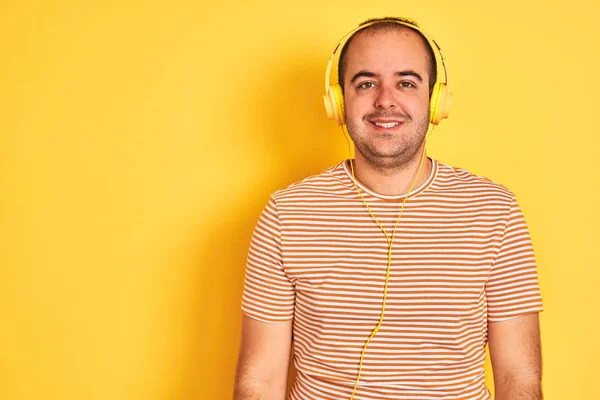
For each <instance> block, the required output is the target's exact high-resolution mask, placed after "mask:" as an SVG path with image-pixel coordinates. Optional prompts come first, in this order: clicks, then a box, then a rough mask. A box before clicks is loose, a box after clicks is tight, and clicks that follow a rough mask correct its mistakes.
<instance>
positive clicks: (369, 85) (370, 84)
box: [358, 82, 375, 89]
mask: <svg viewBox="0 0 600 400" xmlns="http://www.w3.org/2000/svg"><path fill="white" fill-rule="evenodd" d="M372 87H375V84H374V83H373V82H363V83H361V84H360V85H358V88H359V89H371V88H372Z"/></svg>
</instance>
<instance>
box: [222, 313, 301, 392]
mask: <svg viewBox="0 0 600 400" xmlns="http://www.w3.org/2000/svg"><path fill="white" fill-rule="evenodd" d="M291 344H292V321H288V322H282V323H266V322H261V321H257V320H255V319H252V318H250V317H248V316H246V315H244V317H243V320H242V341H241V345H240V354H239V357H238V363H237V371H236V376H235V387H234V391H233V400H284V398H285V394H286V385H287V377H288V369H289V365H290V352H291Z"/></svg>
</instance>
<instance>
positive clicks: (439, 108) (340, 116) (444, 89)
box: [323, 18, 452, 125]
mask: <svg viewBox="0 0 600 400" xmlns="http://www.w3.org/2000/svg"><path fill="white" fill-rule="evenodd" d="M381 22H393V23H396V24H400V25H404V26H407V27H409V28H412V29H415V30H417V31H418V32H420V33H421V34H422V35H423V36H424V37H425V38H426V39H427V41H428V42H429V45H430V46H431V48H432V49H433V52H434V54H436V50H435V49H437V54H438V55H439V60H440V61H441V64H442V67H443V68H444V81H443V82H440V81H439V76H440V74H437V75H438V76H436V82H435V85H434V86H433V90H432V91H431V97H430V100H429V101H430V103H429V104H430V118H429V122H430V123H431V124H433V125H437V124H439V123H440V121H441V120H443V119H444V118H448V114H449V113H450V106H451V105H452V93H450V91H449V89H448V73H447V71H446V64H445V63H444V56H443V54H442V49H441V48H440V46H438V44H437V42H436V41H435V40H433V39H432V38H431V37H430V36H429V35H427V34H426V33H425V32H424V31H423V30H422V29H421V28H419V27H418V25H417V24H416V23H414V22H411V21H410V20H405V19H400V18H381V19H377V20H375V21H372V22H368V23H364V24H361V25H359V26H358V27H356V28H354V29H353V30H351V31H350V32H348V33H347V34H346V35H344V37H342V38H341V39H340V41H339V42H338V43H337V44H336V45H335V48H334V49H333V53H332V54H331V57H329V62H328V63H327V71H326V72H325V93H326V94H325V95H324V96H323V100H324V102H325V110H326V111H327V116H328V117H329V118H330V119H333V120H335V121H336V122H337V123H338V125H344V124H345V123H346V121H345V119H344V93H343V92H342V87H341V86H340V85H339V84H338V83H336V84H334V85H330V84H329V78H330V75H331V66H332V65H333V58H334V56H335V54H336V52H337V51H338V49H339V48H340V45H341V44H342V42H344V41H345V40H346V39H347V38H348V39H349V38H350V37H351V36H352V35H354V34H355V33H356V32H358V31H360V30H363V29H365V28H367V27H368V26H371V25H374V24H378V23H381Z"/></svg>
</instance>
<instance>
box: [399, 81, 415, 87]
mask: <svg viewBox="0 0 600 400" xmlns="http://www.w3.org/2000/svg"><path fill="white" fill-rule="evenodd" d="M400 86H402V87H405V88H414V87H416V86H415V85H413V84H412V83H411V82H400Z"/></svg>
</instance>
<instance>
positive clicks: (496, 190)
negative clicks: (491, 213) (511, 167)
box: [432, 161, 514, 201]
mask: <svg viewBox="0 0 600 400" xmlns="http://www.w3.org/2000/svg"><path fill="white" fill-rule="evenodd" d="M433 186H434V187H433V188H432V189H433V190H437V191H445V192H449V193H455V194H457V195H462V196H472V197H474V198H476V197H486V198H490V197H493V198H497V199H503V200H505V201H512V199H513V198H514V193H513V192H512V191H511V190H510V189H509V188H508V187H506V186H504V185H503V184H501V183H499V182H496V181H494V180H492V179H490V178H488V177H485V176H482V175H478V174H476V173H474V172H471V171H469V170H467V169H465V168H460V167H456V166H452V165H449V164H444V163H442V162H439V161H438V176H437V178H436V180H435V185H433Z"/></svg>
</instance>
